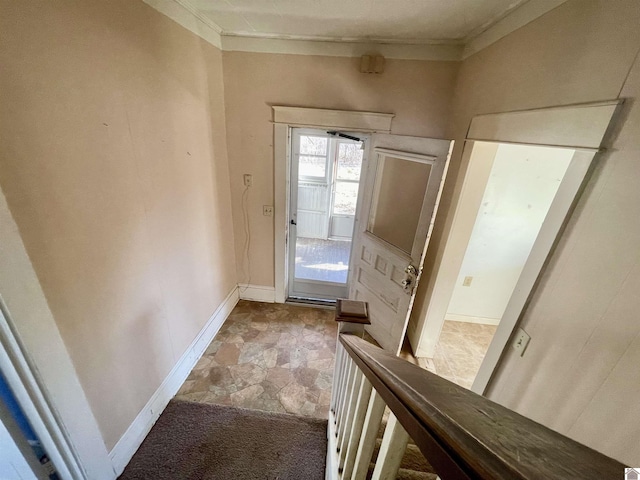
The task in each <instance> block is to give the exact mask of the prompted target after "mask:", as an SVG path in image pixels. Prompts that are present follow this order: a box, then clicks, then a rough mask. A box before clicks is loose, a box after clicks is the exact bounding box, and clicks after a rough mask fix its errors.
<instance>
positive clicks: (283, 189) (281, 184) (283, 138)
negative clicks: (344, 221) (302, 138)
mask: <svg viewBox="0 0 640 480" xmlns="http://www.w3.org/2000/svg"><path fill="white" fill-rule="evenodd" d="M272 110H273V137H274V138H273V155H274V188H275V192H274V259H275V268H274V276H275V278H274V283H275V287H274V300H275V301H276V302H278V303H284V302H285V300H286V297H287V283H288V275H287V273H288V271H289V259H288V258H287V240H288V236H289V191H290V190H289V188H290V181H291V179H290V171H291V168H290V166H291V148H290V147H291V141H290V140H291V135H290V133H291V129H292V128H294V127H308V128H320V129H329V130H344V131H352V132H364V133H373V132H386V133H388V132H390V131H391V121H392V120H393V117H394V116H395V115H394V114H392V113H378V112H360V111H349V110H327V109H320V108H303V107H286V106H277V105H275V106H273V107H272ZM367 150H368V147H367ZM367 150H366V151H365V159H366V158H367ZM358 201H360V200H358Z"/></svg>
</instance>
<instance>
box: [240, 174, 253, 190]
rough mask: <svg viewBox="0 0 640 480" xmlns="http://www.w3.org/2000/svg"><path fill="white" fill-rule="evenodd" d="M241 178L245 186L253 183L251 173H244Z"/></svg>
mask: <svg viewBox="0 0 640 480" xmlns="http://www.w3.org/2000/svg"><path fill="white" fill-rule="evenodd" d="M242 179H243V180H244V186H245V187H250V186H251V185H253V175H251V174H250V173H245V174H244V175H243V176H242Z"/></svg>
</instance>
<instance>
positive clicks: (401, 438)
mask: <svg viewBox="0 0 640 480" xmlns="http://www.w3.org/2000/svg"><path fill="white" fill-rule="evenodd" d="M407 443H409V434H408V433H407V432H406V430H405V429H404V428H403V427H402V425H400V422H398V419H397V418H396V417H395V415H394V414H393V413H390V414H389V420H388V421H387V427H386V428H385V430H384V435H383V436H382V445H381V446H380V453H379V454H378V458H377V459H376V466H375V468H374V470H373V476H372V477H371V480H394V479H395V478H396V476H397V475H398V469H399V468H400V463H401V462H402V457H403V456H404V453H405V451H406V450H407Z"/></svg>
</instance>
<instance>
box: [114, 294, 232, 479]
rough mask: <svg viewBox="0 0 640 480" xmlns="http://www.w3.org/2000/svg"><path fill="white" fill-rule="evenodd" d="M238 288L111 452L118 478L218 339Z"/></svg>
mask: <svg viewBox="0 0 640 480" xmlns="http://www.w3.org/2000/svg"><path fill="white" fill-rule="evenodd" d="M238 300H239V297H238V288H237V287H233V290H231V292H229V295H227V298H225V299H224V301H223V302H222V303H221V304H220V306H219V307H218V308H217V309H216V311H215V312H214V313H213V315H211V317H210V318H209V320H208V321H207V324H206V325H205V326H204V327H203V328H202V330H201V331H200V333H199V334H198V336H197V337H196V338H195V339H194V340H193V342H192V343H191V345H189V348H187V350H186V351H185V352H184V354H183V355H182V357H180V360H178V362H177V363H176V365H175V366H174V367H173V369H172V370H171V372H170V373H169V375H167V377H166V378H165V379H164V381H163V382H162V385H160V387H159V388H158V390H156V392H155V393H154V394H153V396H152V397H151V399H150V400H149V401H148V402H147V404H146V405H145V406H144V408H143V409H142V411H141V412H140V413H139V414H138V416H137V417H136V418H135V420H134V421H133V423H132V424H131V425H129V428H128V429H127V431H126V432H125V433H124V435H122V437H121V438H120V440H118V443H116V445H115V446H114V447H113V449H112V450H111V452H110V453H109V458H110V459H111V462H112V463H113V468H114V469H115V471H116V474H117V475H120V474H121V473H122V471H123V470H124V468H125V467H126V466H127V463H129V460H131V457H133V454H134V453H136V450H138V447H140V444H141V443H142V441H143V440H144V438H145V437H146V436H147V434H148V433H149V430H151V427H153V425H154V424H155V423H156V420H158V417H159V416H160V414H161V413H162V412H163V410H164V409H165V407H166V406H167V404H168V403H169V400H171V399H172V398H173V397H174V395H175V394H176V393H177V392H178V390H179V389H180V387H181V386H182V384H183V383H184V381H185V380H186V378H187V377H188V376H189V373H190V372H191V369H193V367H194V365H195V364H196V363H197V362H198V360H199V359H200V357H201V356H202V354H203V353H204V351H205V350H206V349H207V347H208V346H209V344H210V343H211V340H213V337H215V336H216V334H217V333H218V331H219V330H220V327H222V324H223V323H224V321H225V320H226V319H227V317H228V316H229V314H230V313H231V310H233V307H235V306H236V304H237V303H238Z"/></svg>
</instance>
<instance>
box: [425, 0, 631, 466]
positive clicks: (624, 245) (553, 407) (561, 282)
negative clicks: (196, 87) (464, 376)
mask: <svg viewBox="0 0 640 480" xmlns="http://www.w3.org/2000/svg"><path fill="white" fill-rule="evenodd" d="M638 25H640V3H639V2H638V1H637V0H613V1H612V0H601V1H595V0H570V1H568V2H567V3H565V4H563V5H562V6H560V7H558V8H557V9H555V10H554V11H552V12H550V13H548V14H546V15H545V16H543V17H541V18H539V19H538V20H536V21H534V22H532V23H531V24H529V25H527V26H525V27H523V28H521V29H520V30H517V31H516V32H514V33H512V34H510V35H508V36H507V37H505V38H503V39H502V40H500V41H498V42H497V43H495V44H494V45H492V46H490V47H489V48H487V49H485V50H483V51H481V52H479V53H477V54H476V55H473V56H472V57H470V58H468V59H466V60H465V61H464V62H463V65H462V68H461V70H460V77H459V84H458V87H457V90H456V99H455V107H454V118H453V122H452V128H451V130H450V131H451V134H452V135H453V137H454V138H455V139H456V140H457V141H458V144H457V147H456V150H455V153H454V157H453V159H452V169H451V170H450V179H457V180H456V181H455V182H453V181H450V182H449V184H448V185H447V188H446V191H445V194H444V198H443V204H442V206H443V207H444V209H443V210H441V211H444V212H447V206H448V205H450V203H451V199H452V198H456V197H457V194H458V193H459V191H460V188H461V178H462V172H463V171H464V170H465V168H466V165H460V159H461V147H462V143H461V140H462V139H463V138H464V136H465V133H466V130H467V127H468V125H469V122H470V120H471V118H472V117H473V116H474V115H476V114H480V113H489V112H501V111H509V110H519V109H526V108H533V107H546V106H554V105H561V104H571V103H580V102H590V101H597V100H607V99H612V98H616V97H618V96H619V95H620V96H621V97H625V98H629V99H630V100H629V101H628V102H627V105H626V108H625V113H624V115H623V117H622V118H620V119H618V121H617V125H618V126H619V129H618V131H617V134H616V136H615V138H614V139H613V140H612V141H611V142H610V144H609V145H608V146H609V153H607V154H604V155H601V156H600V158H599V159H598V160H597V167H596V169H595V171H594V173H593V175H592V177H591V179H590V180H589V183H588V185H587V188H586V191H585V192H584V194H583V195H582V198H581V199H580V202H579V204H578V206H577V209H576V211H575V212H574V213H573V215H572V218H571V221H570V223H569V226H568V228H567V230H566V231H565V232H564V234H563V235H562V238H561V241H560V244H559V245H558V247H557V249H556V250H555V252H554V253H553V255H552V258H551V263H550V265H549V267H548V268H547V269H546V271H545V275H544V278H543V279H542V282H541V285H540V286H539V287H538V288H537V290H536V292H535V294H534V296H533V300H532V302H531V305H530V306H529V307H528V309H527V311H526V313H525V315H524V318H523V321H522V326H523V327H524V329H525V330H526V331H527V332H528V333H529V334H530V335H531V343H530V344H529V347H528V349H527V351H526V353H525V355H524V357H518V356H517V355H514V354H513V352H512V351H511V350H509V351H508V352H507V355H506V358H504V360H503V362H502V366H501V368H500V370H499V372H498V375H497V376H496V377H495V379H494V381H493V382H492V384H491V386H490V390H489V397H490V398H492V399H494V400H496V401H498V402H500V403H502V404H504V405H506V406H507V407H509V408H512V409H515V410H516V411H518V412H520V413H522V414H524V415H526V416H528V417H531V418H533V419H534V420H537V421H540V422H542V423H544V424H545V425H548V426H550V427H551V428H553V429H556V430H558V431H560V432H562V433H564V434H567V435H569V436H571V437H573V438H575V439H576V440H578V441H580V442H583V443H586V444H587V445H590V446H592V447H594V448H596V449H597V450H600V451H602V452H604V453H607V454H609V455H611V456H613V457H616V458H618V459H620V460H621V461H623V462H626V463H627V464H638V463H639V462H640V447H639V446H640V443H638V441H637V439H638V436H639V435H640V427H639V425H638V422H637V419H638V418H639V417H640V402H638V398H639V396H640V368H638V365H640V322H638V310H640V298H639V297H638V292H639V291H640V257H639V256H638V252H639V250H638V245H640V220H639V219H640V188H638V185H639V184H640V106H639V105H637V103H636V102H637V98H638V96H639V95H640V63H639V62H638V60H637V59H636V60H635V64H634V58H636V55H637V53H638V50H639V49H640V29H639V28H638ZM632 66H633V70H632V71H631V73H630V75H629V77H628V78H627V74H628V73H629V71H630V69H631V68H632ZM441 208H442V207H441ZM451 217H452V209H449V210H448V215H442V216H441V217H440V218H439V219H438V225H437V230H436V234H437V236H438V235H439V237H440V238H442V235H441V233H442V231H443V230H446V228H448V227H449V225H450V222H451ZM438 243H439V242H438V238H436V242H435V245H436V246H437V247H438ZM432 246H433V245H432ZM431 253H432V255H431V258H430V262H431V264H433V262H437V260H438V259H437V255H435V254H434V253H441V248H439V247H438V248H437V249H436V250H435V251H432V252H431ZM426 284H428V282H425V285H426ZM423 289H424V290H426V288H424V287H423ZM422 293H424V291H423V292H422Z"/></svg>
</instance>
